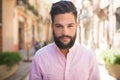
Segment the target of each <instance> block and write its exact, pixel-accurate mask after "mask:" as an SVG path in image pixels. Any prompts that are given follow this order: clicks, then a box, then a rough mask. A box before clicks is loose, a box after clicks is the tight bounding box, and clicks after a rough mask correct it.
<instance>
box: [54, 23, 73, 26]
mask: <svg viewBox="0 0 120 80" xmlns="http://www.w3.org/2000/svg"><path fill="white" fill-rule="evenodd" d="M58 25H61V26H62V24H59V23H57V24H55V26H58ZM68 25H75V23H69V24H68Z"/></svg>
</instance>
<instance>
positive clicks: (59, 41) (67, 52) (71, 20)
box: [29, 1, 100, 80]
mask: <svg viewBox="0 0 120 80" xmlns="http://www.w3.org/2000/svg"><path fill="white" fill-rule="evenodd" d="M50 14H51V18H52V30H53V37H54V41H55V42H54V43H52V44H49V45H47V46H45V47H43V48H42V49H40V50H38V51H37V52H36V54H35V56H34V59H33V61H32V66H31V70H30V77H29V80H100V79H99V72H98V67H97V62H96V59H95V56H93V54H92V53H91V52H90V51H89V50H87V49H85V48H84V47H82V46H81V45H80V44H78V43H75V39H76V31H77V10H76V8H75V6H74V5H73V3H72V2H70V1H59V2H57V3H54V4H53V5H52V8H51V12H50Z"/></svg>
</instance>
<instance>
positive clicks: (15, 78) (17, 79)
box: [5, 62, 31, 80]
mask: <svg viewBox="0 0 120 80" xmlns="http://www.w3.org/2000/svg"><path fill="white" fill-rule="evenodd" d="M30 64H31V62H21V63H19V65H18V69H17V71H16V72H15V74H13V75H12V76H10V77H9V78H7V79H5V80H22V79H23V78H24V77H25V76H26V75H27V73H28V72H29V69H30Z"/></svg>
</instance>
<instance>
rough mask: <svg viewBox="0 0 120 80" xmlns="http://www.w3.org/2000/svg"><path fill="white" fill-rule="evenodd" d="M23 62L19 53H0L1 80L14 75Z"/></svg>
mask: <svg viewBox="0 0 120 80" xmlns="http://www.w3.org/2000/svg"><path fill="white" fill-rule="evenodd" d="M21 60H22V55H21V54H20V53H19V52H0V78H1V79H2V80H3V79H5V78H7V77H9V76H11V75H12V74H14V73H15V71H16V70H17V64H18V63H19V62H20V61H21Z"/></svg>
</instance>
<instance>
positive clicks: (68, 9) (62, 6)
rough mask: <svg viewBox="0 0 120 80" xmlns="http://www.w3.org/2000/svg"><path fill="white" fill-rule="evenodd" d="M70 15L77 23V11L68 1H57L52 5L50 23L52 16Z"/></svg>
mask: <svg viewBox="0 0 120 80" xmlns="http://www.w3.org/2000/svg"><path fill="white" fill-rule="evenodd" d="M64 13H72V14H73V15H74V17H75V20H76V21H77V9H76V7H75V6H74V4H73V3H72V2H70V1H59V2H56V3H54V4H53V5H52V7H51V11H50V15H51V19H52V22H54V16H55V15H58V14H64Z"/></svg>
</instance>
